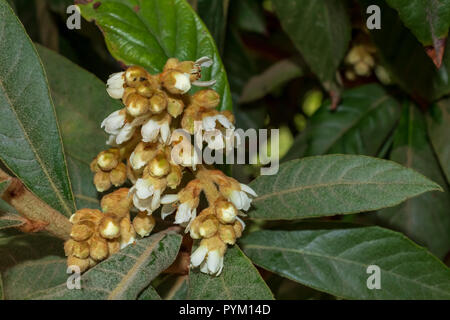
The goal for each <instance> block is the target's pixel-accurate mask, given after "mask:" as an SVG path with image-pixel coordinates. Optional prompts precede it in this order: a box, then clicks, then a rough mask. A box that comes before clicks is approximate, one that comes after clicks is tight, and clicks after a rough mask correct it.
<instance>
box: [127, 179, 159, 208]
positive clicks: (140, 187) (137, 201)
mask: <svg viewBox="0 0 450 320" xmlns="http://www.w3.org/2000/svg"><path fill="white" fill-rule="evenodd" d="M129 193H130V194H132V195H133V204H134V206H135V207H136V208H137V209H138V210H140V211H147V213H148V214H151V213H152V212H153V211H155V210H156V209H158V208H159V207H160V205H161V193H162V191H161V190H160V189H157V188H155V186H154V185H153V183H152V181H151V180H150V179H144V178H139V179H137V181H136V184H135V185H134V186H133V187H131V189H130V191H129Z"/></svg>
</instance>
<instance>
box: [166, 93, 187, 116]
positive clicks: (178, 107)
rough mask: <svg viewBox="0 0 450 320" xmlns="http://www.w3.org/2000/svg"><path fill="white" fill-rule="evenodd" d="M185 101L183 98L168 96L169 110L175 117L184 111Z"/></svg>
mask: <svg viewBox="0 0 450 320" xmlns="http://www.w3.org/2000/svg"><path fill="white" fill-rule="evenodd" d="M183 109H184V102H183V100H181V99H177V98H173V97H168V98H167V112H168V113H169V114H170V115H171V116H172V117H174V118H176V117H178V116H179V115H180V114H182V113H183Z"/></svg>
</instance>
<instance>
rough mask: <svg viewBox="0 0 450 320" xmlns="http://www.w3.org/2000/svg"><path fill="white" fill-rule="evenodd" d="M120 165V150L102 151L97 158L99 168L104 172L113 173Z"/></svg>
mask: <svg viewBox="0 0 450 320" xmlns="http://www.w3.org/2000/svg"><path fill="white" fill-rule="evenodd" d="M118 164H119V150H118V149H109V150H105V151H102V152H100V153H99V154H98V156H97V166H98V167H99V168H100V169H102V170H103V171H111V170H112V169H114V168H115V167H117V165H118Z"/></svg>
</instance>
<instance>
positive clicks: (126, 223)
mask: <svg viewBox="0 0 450 320" xmlns="http://www.w3.org/2000/svg"><path fill="white" fill-rule="evenodd" d="M135 240H136V232H135V231H134V228H133V225H132V224H131V220H130V215H128V216H126V217H125V218H123V219H122V220H121V221H120V247H121V248H124V247H126V246H127V245H129V244H131V243H133V242H134V241H135Z"/></svg>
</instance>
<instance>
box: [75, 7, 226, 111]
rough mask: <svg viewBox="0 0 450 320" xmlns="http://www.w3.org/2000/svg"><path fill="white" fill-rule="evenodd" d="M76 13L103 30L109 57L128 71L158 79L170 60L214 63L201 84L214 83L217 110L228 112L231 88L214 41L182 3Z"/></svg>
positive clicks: (204, 73) (206, 71) (204, 72)
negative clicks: (140, 70)
mask: <svg viewBox="0 0 450 320" xmlns="http://www.w3.org/2000/svg"><path fill="white" fill-rule="evenodd" d="M84 3H86V4H84ZM98 4H100V5H98ZM79 7H80V8H81V13H82V15H83V17H85V18H86V19H87V20H89V21H94V20H95V22H96V24H97V25H98V26H99V28H100V29H101V30H102V32H103V34H104V36H105V40H106V45H107V46H108V49H109V51H110V52H111V54H112V55H113V57H114V58H116V59H117V60H119V61H121V62H123V63H125V64H127V65H133V64H134V65H140V66H142V67H145V68H146V69H147V70H148V71H149V72H151V73H158V72H161V70H162V68H163V67H164V64H165V63H166V61H167V59H168V58H170V57H176V58H178V59H180V60H191V61H192V60H197V59H198V58H200V57H203V56H208V57H210V58H212V59H213V60H214V64H213V66H212V67H210V68H205V69H204V70H203V71H202V80H211V79H214V80H216V81H217V83H216V84H215V85H214V86H213V87H212V88H213V89H214V90H216V91H217V92H218V93H219V94H220V95H221V97H222V101H221V105H220V109H222V110H224V109H228V110H231V108H232V102H231V95H230V88H229V85H228V80H227V76H226V73H225V69H224V67H223V65H222V61H221V59H220V56H219V53H218V51H217V48H216V46H215V44H214V40H213V38H212V37H211V35H210V34H209V32H208V30H207V28H206V27H205V25H204V24H203V22H202V21H201V20H200V19H199V17H198V16H197V14H196V13H195V12H194V10H193V9H192V8H191V6H190V5H189V4H188V3H187V2H186V1H185V0H146V1H140V0H121V1H115V0H103V1H101V2H100V1H99V2H94V1H92V2H82V3H80V4H79Z"/></svg>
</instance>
